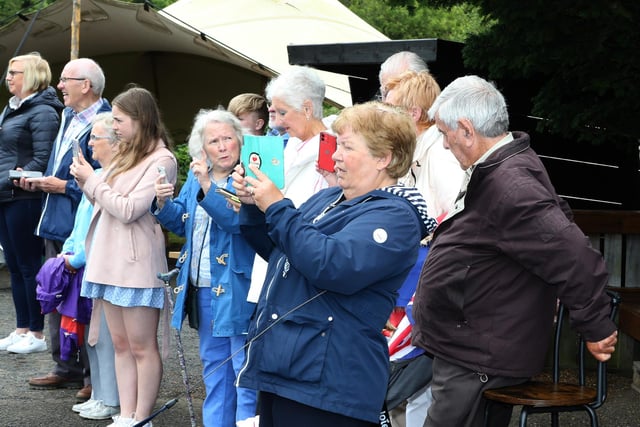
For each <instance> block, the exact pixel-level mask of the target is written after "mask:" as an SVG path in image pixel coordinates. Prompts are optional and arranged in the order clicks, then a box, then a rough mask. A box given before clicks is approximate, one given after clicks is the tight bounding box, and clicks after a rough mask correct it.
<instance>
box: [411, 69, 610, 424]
mask: <svg viewBox="0 0 640 427" xmlns="http://www.w3.org/2000/svg"><path fill="white" fill-rule="evenodd" d="M429 116H430V117H431V118H435V121H436V125H437V126H438V129H439V130H440V132H442V134H443V135H444V145H445V147H446V148H448V149H450V150H451V151H452V153H453V154H454V155H455V157H456V159H457V160H458V162H459V163H460V166H461V167H462V169H463V170H465V180H464V181H463V184H462V188H461V191H460V194H459V195H458V199H457V201H456V203H455V206H454V209H453V210H452V211H451V212H449V214H448V216H447V217H446V218H445V219H444V221H443V222H442V223H441V224H440V226H439V227H438V228H437V229H436V231H435V234H434V239H433V242H432V246H431V250H430V253H429V256H428V258H427V260H426V262H425V265H424V267H423V270H422V273H421V276H420V281H419V284H418V289H417V291H416V295H415V299H414V318H415V321H416V324H415V326H414V330H413V332H414V344H416V345H417V346H420V347H422V348H424V349H426V350H427V351H428V352H429V353H431V354H432V355H433V356H434V363H433V380H432V392H433V399H434V403H433V405H432V406H431V407H430V409H429V413H428V416H427V421H426V422H425V426H429V427H435V426H438V427H439V426H446V427H449V426H481V425H482V420H483V416H484V406H485V402H484V401H483V399H482V391H483V390H485V389H488V388H494V387H500V386H506V385H512V384H517V383H521V382H524V381H525V380H527V379H528V378H530V377H531V376H533V375H536V374H538V373H539V372H540V371H541V370H542V368H543V364H544V359H545V355H546V352H547V348H548V344H549V342H550V337H551V332H552V324H553V317H554V313H555V307H556V298H559V299H560V300H561V301H562V302H563V303H564V304H566V306H567V307H568V308H569V310H570V313H571V322H572V325H573V326H574V327H575V329H576V330H577V331H579V332H580V333H581V334H583V336H584V338H585V339H586V341H587V347H588V349H589V351H590V352H591V353H592V354H593V355H594V357H595V358H596V359H598V360H607V359H609V358H610V357H611V353H612V352H613V351H614V346H615V344H616V341H617V338H616V337H617V332H616V326H615V324H614V323H613V322H612V321H611V320H609V318H608V314H609V302H610V301H609V298H608V297H607V296H606V294H605V292H604V288H605V285H606V284H607V272H606V268H605V265H604V261H603V259H602V256H601V255H600V254H599V253H598V252H597V251H595V250H594V249H593V248H591V246H590V245H589V241H588V240H587V239H586V237H585V236H584V234H583V233H582V232H581V231H580V229H579V228H578V227H577V226H576V225H575V224H574V223H573V222H572V215H571V212H570V210H569V208H568V206H567V204H566V203H565V202H564V201H563V200H561V199H560V197H559V196H558V195H557V194H556V192H555V190H554V188H553V186H552V185H551V182H550V180H549V177H548V175H547V173H546V170H545V169H544V166H543V165H542V163H541V161H540V159H539V158H538V156H537V155H536V154H535V153H534V152H533V150H532V149H531V148H530V147H529V136H528V135H526V134H524V133H521V132H509V131H508V126H509V118H508V114H507V107H506V104H505V101H504V98H503V96H502V94H501V93H500V92H499V91H498V90H497V89H496V88H495V87H494V86H493V85H491V84H490V83H488V82H486V81H485V80H483V79H481V78H479V77H476V76H466V77H462V78H459V79H456V80H455V81H454V82H453V83H451V84H450V85H449V86H448V87H447V88H445V90H444V91H443V92H442V93H441V94H440V96H439V97H438V99H437V100H436V101H435V103H434V104H433V106H432V107H431V109H430V110H429ZM495 412H496V411H492V418H496V417H495V416H494V415H497V414H495ZM501 412H502V413H501V414H499V420H498V421H497V423H495V424H492V425H503V426H506V425H508V423H509V419H510V416H511V408H510V407H509V408H505V409H504V410H503V411H501Z"/></svg>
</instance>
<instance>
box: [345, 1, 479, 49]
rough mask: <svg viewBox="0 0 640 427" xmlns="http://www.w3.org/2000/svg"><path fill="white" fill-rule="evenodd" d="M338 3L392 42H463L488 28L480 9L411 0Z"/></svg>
mask: <svg viewBox="0 0 640 427" xmlns="http://www.w3.org/2000/svg"><path fill="white" fill-rule="evenodd" d="M341 1H342V3H343V4H345V5H346V6H347V7H349V9H350V10H351V11H352V12H354V13H355V14H356V15H358V16H360V17H361V18H362V19H364V20H365V21H367V23H368V24H369V25H371V26H373V27H374V28H376V29H377V30H378V31H380V32H381V33H383V34H384V35H386V36H387V37H389V38H390V39H393V40H399V39H420V38H440V39H445V40H452V41H464V40H466V39H467V37H468V36H469V35H470V34H476V33H479V32H480V31H481V30H482V29H483V28H484V27H485V26H486V25H487V24H486V23H485V22H484V21H483V17H482V15H481V14H480V8H479V7H477V6H473V5H469V4H464V3H463V4H457V5H452V6H445V7H432V6H428V5H420V4H419V2H418V1H413V0H409V1H405V2H402V4H393V2H390V1H382V0H341Z"/></svg>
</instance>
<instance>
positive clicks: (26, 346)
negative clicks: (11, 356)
mask: <svg viewBox="0 0 640 427" xmlns="http://www.w3.org/2000/svg"><path fill="white" fill-rule="evenodd" d="M7 351H8V352H9V353H20V354H29V353H37V352H40V351H47V341H46V340H45V339H44V337H42V338H36V337H35V335H33V334H32V333H31V332H28V333H27V336H26V337H24V338H23V339H22V340H20V341H19V342H17V343H15V344H11V345H10V346H9V347H7Z"/></svg>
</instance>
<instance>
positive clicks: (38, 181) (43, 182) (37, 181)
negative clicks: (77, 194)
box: [14, 176, 67, 194]
mask: <svg viewBox="0 0 640 427" xmlns="http://www.w3.org/2000/svg"><path fill="white" fill-rule="evenodd" d="M14 182H16V183H17V184H18V185H19V186H20V188H22V189H23V190H26V191H38V190H39V191H44V192H45V193H60V194H65V192H66V187H67V181H66V180H64V179H60V178H58V177H55V176H45V177H42V178H20V181H17V180H16V181H14Z"/></svg>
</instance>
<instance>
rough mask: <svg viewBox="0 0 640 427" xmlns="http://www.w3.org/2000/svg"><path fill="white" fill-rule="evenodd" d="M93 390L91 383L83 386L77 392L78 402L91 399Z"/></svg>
mask: <svg viewBox="0 0 640 427" xmlns="http://www.w3.org/2000/svg"><path fill="white" fill-rule="evenodd" d="M91 390H92V389H91V384H89V385H86V386H84V387H82V388H81V389H80V390H78V392H77V393H76V400H77V401H78V402H86V401H87V400H89V399H91Z"/></svg>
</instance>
